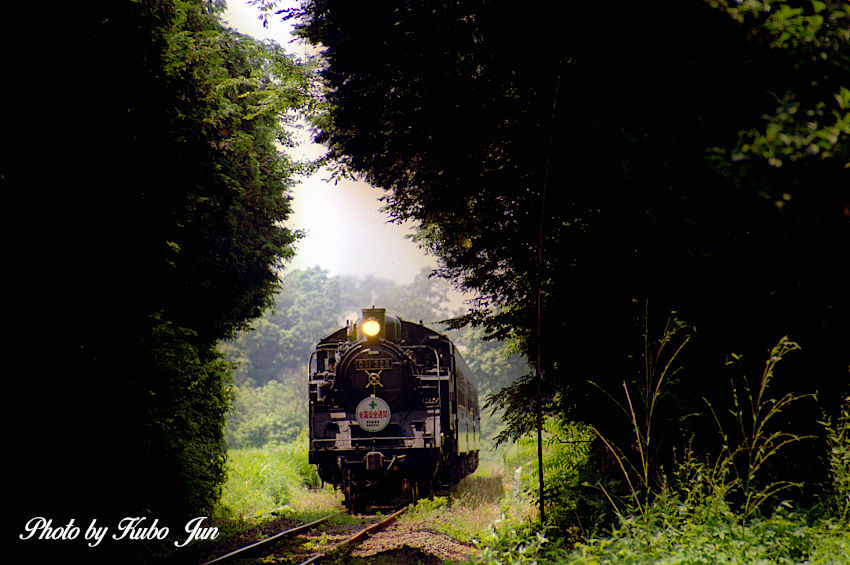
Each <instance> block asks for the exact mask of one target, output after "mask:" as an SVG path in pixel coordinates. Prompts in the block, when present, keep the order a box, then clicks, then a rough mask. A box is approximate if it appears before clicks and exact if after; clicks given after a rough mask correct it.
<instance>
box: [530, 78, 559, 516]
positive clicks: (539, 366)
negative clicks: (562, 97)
mask: <svg viewBox="0 0 850 565" xmlns="http://www.w3.org/2000/svg"><path fill="white" fill-rule="evenodd" d="M560 82H561V75H560V73H558V74H557V75H556V76H555V90H554V93H553V96H552V125H551V127H550V128H549V144H548V146H547V149H546V170H545V172H544V174H543V191H542V194H541V195H540V222H539V226H538V228H539V230H538V240H537V330H536V332H535V333H536V338H537V364H536V369H535V372H536V375H535V377H536V379H535V380H536V381H537V475H538V477H539V478H540V496H539V499H540V525H541V526H545V524H546V505H545V504H544V499H543V493H544V492H545V485H544V480H543V340H542V338H543V321H542V320H543V243H544V234H545V229H544V223H545V218H546V191H547V189H548V186H549V164H550V161H551V156H552V139H553V138H554V136H555V114H556V112H557V109H558V87H559V85H560Z"/></svg>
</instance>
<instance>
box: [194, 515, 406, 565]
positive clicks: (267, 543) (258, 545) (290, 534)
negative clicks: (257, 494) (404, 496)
mask: <svg viewBox="0 0 850 565" xmlns="http://www.w3.org/2000/svg"><path fill="white" fill-rule="evenodd" d="M405 510H407V507H404V508H401V509H400V510H397V511H395V512H393V513H392V514H390V515H389V516H387V517H385V518H383V519H381V520H380V521H378V522H375V523H372V524H369V525H368V526H366V527H365V528H363V529H361V530H359V531H358V532H356V533H354V534H352V535H350V536H348V537H346V538H345V539H343V540H342V541H340V542H337V543H335V544H334V545H332V546H331V547H329V548H327V549H323V550H321V551H318V552H316V553H313V554H312V555H310V557H308V558H307V559H306V560H304V561H301V562H300V564H299V565H307V564H309V563H317V562H319V561H321V560H322V559H324V558H325V557H327V556H329V555H331V554H333V553H337V552H339V551H340V550H342V549H343V548H346V547H350V546H354V545H356V544H357V543H359V542H361V541H363V540H365V539H366V538H367V537H368V536H369V535H371V534H372V533H374V532H377V531H378V530H381V529H383V528H384V527H386V526H387V525H389V524H390V523H392V522H393V521H394V520H395V519H396V518H398V517H399V516H401V515H402V514H403V513H404V511H405ZM342 513H344V512H335V513H333V514H329V515H328V516H325V517H324V518H320V519H318V520H315V521H313V522H310V523H307V524H301V525H299V526H295V527H294V528H289V529H286V530H283V531H281V532H278V533H276V534H274V535H272V536H270V537H268V538H265V539H262V540H260V541H256V542H253V543H250V544H248V545H245V546H243V547H240V548H238V549H235V550H233V551H230V552H228V553H225V554H224V555H221V556H219V557H216V558H215V559H211V560H209V561H206V562H204V563H202V564H201V565H214V564H216V565H218V564H223V563H226V562H229V561H233V560H235V559H237V558H242V559H246V558H250V557H249V555H251V554H254V553H259V552H261V551H263V550H264V549H265V550H268V549H269V548H271V547H272V546H273V545H274V544H275V543H279V542H281V541H283V540H285V539H290V538H294V537H295V536H297V535H298V534H301V533H303V532H306V531H308V530H310V529H312V528H315V527H316V526H319V525H320V524H323V523H325V522H327V521H328V520H330V519H331V518H333V517H334V516H337V515H339V514H342Z"/></svg>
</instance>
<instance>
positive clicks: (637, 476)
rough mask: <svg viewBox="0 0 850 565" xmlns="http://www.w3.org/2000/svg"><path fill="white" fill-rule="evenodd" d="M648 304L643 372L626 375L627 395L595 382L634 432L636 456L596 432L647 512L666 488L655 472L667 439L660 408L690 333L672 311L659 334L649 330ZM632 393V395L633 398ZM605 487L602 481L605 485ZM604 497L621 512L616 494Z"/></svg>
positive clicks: (638, 502)
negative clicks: (628, 379)
mask: <svg viewBox="0 0 850 565" xmlns="http://www.w3.org/2000/svg"><path fill="white" fill-rule="evenodd" d="M648 310H649V307H648V305H647V312H646V314H645V315H644V316H643V319H642V322H643V328H642V329H643V332H642V334H643V350H642V351H641V359H640V366H641V371H640V372H641V374H640V378H638V379H635V381H634V382H633V383H632V387H631V388H630V387H629V383H627V382H626V381H625V380H624V381H622V388H623V400H620V399H618V398H617V397H616V396H614V395H613V394H612V393H610V392H608V391H607V390H605V389H604V388H603V387H601V386H599V385H597V384H596V383H594V382H593V381H591V384H593V385H594V386H596V387H597V388H598V389H599V390H600V391H602V393H604V394H605V395H607V396H608V397H609V398H610V399H611V400H612V401H613V402H614V404H615V406H617V407H618V408H619V409H620V411H621V412H622V413H623V415H624V416H625V418H626V420H627V421H628V424H629V426H630V427H631V432H632V434H633V435H634V440H633V442H632V444H631V446H630V447H631V448H632V449H633V450H636V451H637V458H636V460H635V458H634V457H628V456H627V455H626V454H625V452H624V450H623V449H621V448H620V446H617V445H615V444H614V443H613V442H611V441H609V439H608V438H606V437H605V435H603V434H602V433H601V432H599V430H597V429H595V428H594V432H595V433H596V434H597V436H598V437H599V439H600V440H601V441H602V442H603V443H604V444H605V446H606V447H607V448H608V450H609V451H610V452H611V454H612V455H613V456H614V458H615V459H616V462H617V465H618V466H619V467H620V470H621V472H622V474H623V478H624V480H625V481H626V483H627V484H628V488H629V490H630V491H631V495H632V496H631V501H632V503H633V504H635V505H636V506H637V509H638V511H639V512H646V511H647V509H648V508H649V504H650V503H651V501H652V499H653V497H654V495H655V494H657V492H658V491H660V489H661V488H663V485H661V484H660V478H657V477H656V475H657V474H658V473H657V471H658V465H657V460H658V458H659V452H660V449H661V446H662V445H663V441H662V439H663V438H662V437H661V436H662V433H661V432H659V431H658V429H657V425H658V424H659V422H658V421H657V420H658V411H659V410H658V409H659V405H660V403H661V401H662V399H663V398H664V397H665V396H666V394H667V389H668V388H669V387H668V385H669V384H670V382H671V381H672V380H673V379H674V378H675V377H676V374H677V373H678V372H679V370H680V369H681V367H680V366H679V365H678V363H677V359H678V357H679V354H680V353H681V352H682V350H683V349H684V348H685V346H686V345H687V344H688V341H690V338H691V336H690V334H689V333H687V330H689V329H690V328H689V326H688V325H687V324H685V323H684V322H682V321H681V320H679V319H677V318H676V313H675V312H672V313H671V314H670V315H669V316H668V318H667V323H666V324H665V327H664V330H663V331H662V332H661V335H660V336H659V337H658V338H657V339H653V338H652V336H651V331H650V325H649V313H648ZM633 397H634V399H633ZM601 488H603V490H604V487H601ZM605 494H606V497H607V498H608V500H609V501H610V502H611V505H612V506H614V508H615V510H616V511H617V513H618V514H620V513H621V510H620V508H618V507H617V504H616V503H615V501H614V499H613V497H612V496H611V495H610V494H609V493H608V492H607V491H605Z"/></svg>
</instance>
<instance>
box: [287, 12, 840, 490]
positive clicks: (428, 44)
mask: <svg viewBox="0 0 850 565" xmlns="http://www.w3.org/2000/svg"><path fill="white" fill-rule="evenodd" d="M518 13H519V10H518V8H517V6H515V5H513V4H510V3H506V2H491V1H487V0H479V1H474V2H446V1H442V0H431V1H424V2H416V3H406V2H392V1H386V2H378V3H369V4H362V3H350V2H339V1H336V0H310V1H306V2H304V3H303V5H302V7H301V8H300V9H297V10H295V11H292V12H290V15H292V16H294V17H296V18H297V21H298V22H299V23H300V27H299V28H298V29H299V33H300V34H301V35H302V37H304V38H306V39H308V40H309V41H312V42H313V43H315V44H317V45H321V46H322V48H323V59H324V61H325V66H324V67H323V69H322V71H321V74H322V77H323V79H324V80H325V82H326V85H327V94H326V98H327V102H328V105H329V108H330V110H329V112H328V114H327V116H326V117H325V118H324V119H323V120H321V121H319V122H318V123H317V128H318V136H317V138H318V139H319V140H321V141H324V142H325V143H327V144H328V147H329V155H330V157H331V158H332V159H334V160H335V161H336V163H338V167H339V169H340V171H341V172H342V173H345V172H352V171H353V172H356V173H360V174H362V175H364V176H365V178H366V179H367V180H369V181H370V182H371V183H373V184H374V185H376V186H379V187H381V188H383V189H385V190H386V191H387V193H386V201H387V209H388V211H389V212H390V213H391V214H392V215H393V217H394V218H397V219H399V220H414V221H417V222H419V223H420V225H421V230H420V238H421V239H420V241H422V242H423V244H425V245H426V246H427V247H428V248H429V249H430V250H431V251H432V252H434V253H435V254H436V255H437V256H438V257H439V258H440V260H441V261H442V267H441V269H440V271H441V274H443V275H444V276H446V277H448V278H451V279H453V280H455V281H457V282H459V283H460V284H462V285H463V286H464V287H465V288H467V289H470V290H473V291H475V292H477V293H479V294H480V296H481V300H480V301H479V303H478V304H477V306H476V308H474V309H473V311H471V312H470V313H469V314H468V315H466V316H463V317H460V318H459V319H458V320H457V324H458V325H460V324H464V323H472V324H475V325H481V326H484V327H485V328H486V329H487V331H488V332H489V333H490V334H492V335H495V336H497V337H499V338H503V337H509V338H513V339H515V340H516V343H518V347H519V349H520V351H522V352H523V353H524V354H525V355H526V358H527V359H528V360H529V361H531V362H533V361H534V360H535V358H536V350H537V345H538V340H537V339H536V337H535V335H536V334H535V327H536V319H535V318H536V312H537V297H538V293H537V290H538V287H539V288H540V289H541V291H542V297H541V299H542V317H543V319H542V338H541V340H540V347H541V350H542V356H543V380H544V391H543V392H544V396H545V399H546V409H547V411H548V412H549V413H552V414H561V415H565V416H567V417H568V418H570V419H573V420H577V421H583V422H587V423H590V424H592V425H593V426H594V427H596V428H597V429H598V431H599V432H600V433H601V434H602V435H604V436H605V437H606V438H607V439H608V441H609V443H611V445H612V446H614V447H616V448H617V449H619V450H621V451H622V452H624V453H628V454H629V457H630V458H631V462H632V464H634V465H642V464H644V463H645V461H644V462H641V461H639V459H640V453H639V452H637V451H634V450H631V449H629V445H630V443H631V442H632V440H633V439H634V438H633V432H632V426H631V423H630V422H629V419H628V418H627V419H618V418H612V417H610V414H612V413H619V408H618V407H617V405H616V402H612V397H613V398H615V399H616V400H617V402H625V399H624V398H623V397H622V396H621V391H622V390H623V386H622V383H623V381H626V382H627V383H629V385H628V386H629V387H630V388H629V390H630V391H632V392H635V390H636V389H635V388H633V385H632V384H631V383H633V382H639V381H641V380H642V379H643V377H642V368H641V363H640V359H641V351H643V350H644V349H645V347H644V343H642V341H643V340H641V338H640V336H641V333H642V332H641V329H642V328H640V327H637V328H636V326H635V323H634V319H635V317H637V316H638V315H641V316H644V317H646V318H648V319H649V323H650V324H651V326H652V327H651V328H650V330H649V333H650V335H651V336H656V335H660V333H661V331H662V329H663V322H664V320H665V319H666V317H667V315H668V313H669V312H670V311H676V312H678V315H679V317H680V319H682V320H685V321H686V322H687V323H688V324H689V325H690V326H691V327H692V328H694V331H692V332H691V334H692V339H690V342H689V344H688V347H687V348H686V349H685V350H684V351H683V353H682V355H681V356H680V358H679V361H680V362H682V363H683V366H684V367H685V368H686V369H685V370H684V371H682V372H680V373H679V374H678V375H677V383H676V386H675V387H674V388H672V389H671V390H670V394H671V395H673V396H675V398H676V401H675V402H670V403H666V405H665V408H664V409H665V410H666V411H667V413H666V414H661V413H658V414H656V415H655V417H657V418H658V419H659V420H658V421H659V422H662V421H663V422H666V423H667V424H669V425H666V426H665V430H666V431H667V432H669V433H668V434H667V437H666V438H665V442H664V444H663V445H661V444H655V445H651V446H650V447H651V449H652V452H653V453H655V454H656V455H655V456H654V457H655V459H656V461H657V462H659V463H660V462H662V461H664V460H665V459H666V460H667V462H668V468H669V460H670V457H671V454H672V447H673V446H674V445H676V444H677V443H678V444H679V445H681V444H682V443H683V442H685V441H687V438H688V437H689V436H690V435H691V434H692V433H697V439H698V441H700V442H703V445H702V446H701V449H707V450H717V449H719V448H720V442H719V440H718V436H717V434H715V433H713V431H714V430H713V428H714V423H713V422H712V421H711V420H710V419H705V418H703V419H692V418H684V417H685V416H686V415H688V414H690V413H693V412H705V410H706V405H705V402H704V401H703V398H705V399H707V400H708V401H709V402H710V403H711V404H712V405H713V406H715V407H716V408H717V411H718V412H719V413H723V414H724V415H725V414H726V411H725V409H724V408H725V406H726V405H727V403H728V402H729V400H730V399H729V396H728V395H727V394H726V391H725V387H724V386H723V385H724V384H725V383H726V381H727V379H728V375H729V368H727V367H726V365H725V359H726V357H727V356H728V355H729V354H731V353H736V354H738V356H739V358H740V359H741V360H742V361H741V363H742V365H743V370H744V372H745V373H746V374H756V373H757V372H758V371H759V364H760V363H761V361H760V359H762V356H763V353H764V352H765V351H768V350H769V348H770V347H772V346H773V344H775V343H776V341H777V340H778V339H779V338H780V337H782V336H783V335H787V336H789V337H790V338H791V339H792V340H794V341H795V342H797V343H799V344H800V346H801V350H800V351H799V352H797V353H796V354H795V355H794V356H792V357H791V359H790V360H789V361H788V362H787V363H785V364H784V365H783V367H782V369H781V370H780V371H779V372H778V374H777V376H776V378H775V379H774V382H773V386H774V387H775V388H776V389H777V391H779V392H781V394H779V397H780V398H781V397H782V395H783V394H785V393H786V392H790V391H796V392H797V393H798V394H807V393H815V392H818V393H819V396H818V402H819V403H820V404H821V406H822V407H823V409H825V410H826V411H827V412H828V413H829V414H835V412H836V410H837V401H838V399H840V398H841V397H842V396H843V394H844V393H845V392H846V388H847V366H848V361H850V357H848V350H847V347H846V343H847V342H848V340H850V324H848V293H847V292H846V288H845V286H846V285H845V284H844V283H843V279H844V278H845V276H844V275H843V273H842V270H843V267H842V261H841V260H840V259H839V255H840V254H836V253H835V252H833V251H831V250H837V249H840V248H843V247H844V246H846V243H847V242H848V241H850V238H848V229H850V207H848V206H850V201H848V192H847V189H846V187H847V185H848V182H847V179H848V169H847V160H848V157H847V156H848V146H850V124H848V106H847V100H846V98H847V92H848V87H850V64H848V49H850V37H848V31H847V30H848V28H850V25H848V23H850V13H848V9H847V4H846V2H840V1H837V0H831V1H828V2H808V1H786V2H771V3H769V4H768V3H766V2H758V1H748V2H742V3H740V4H739V3H732V2H729V3H723V2H714V3H711V2H705V1H702V0H686V1H682V0H669V1H662V2H655V3H653V4H652V5H651V6H648V5H646V4H642V3H635V2H628V1H616V0H615V1H610V2H588V3H581V4H578V5H574V6H571V7H570V11H569V12H568V13H567V14H565V15H564V14H561V13H560V11H559V7H558V6H555V5H553V6H551V7H542V8H541V9H540V10H538V11H536V12H535V14H534V17H533V23H532V24H529V25H524V26H517V25H516V21H517V16H518ZM538 252H540V254H541V255H542V257H541V259H539V260H538ZM647 301H648V304H649V309H648V312H647V311H645V306H644V305H645V304H647ZM659 324H662V326H661V328H656V327H655V326H657V325H659ZM653 339H654V338H653ZM689 361H690V362H689ZM535 388H536V387H535V383H534V379H532V378H526V379H521V380H519V381H518V382H517V383H515V384H514V385H512V386H511V387H510V388H509V389H507V390H505V391H504V393H503V394H501V395H500V396H499V397H498V399H497V404H498V405H499V406H501V407H503V408H505V413H506V414H507V415H509V416H510V418H511V419H510V420H509V428H508V434H507V435H508V437H514V438H515V437H519V436H520V435H522V434H523V433H525V432H527V431H529V430H530V429H532V428H533V426H534V422H535V418H534V411H533V410H529V409H528V399H529V398H532V397H534V396H535ZM721 406H723V407H724V408H721ZM819 410H820V408H819V407H818V405H817V404H816V403H815V402H814V401H811V402H798V403H795V405H794V407H793V410H792V411H791V412H792V415H790V416H789V418H790V419H791V422H792V423H793V426H792V428H793V429H792V430H789V431H790V432H791V433H795V434H797V435H801V436H802V435H808V434H815V433H817V432H818V429H817V424H816V421H817V418H818V414H819ZM724 417H725V416H724ZM671 427H672V429H671ZM656 438H657V439H658V440H660V439H661V438H658V437H657V436H656ZM792 448H793V449H789V450H788V455H787V459H786V460H784V461H782V465H783V466H787V467H789V468H791V469H792V470H793V471H794V475H795V476H796V477H797V479H799V480H802V481H806V483H807V485H809V486H810V487H811V489H812V491H817V490H818V488H819V487H818V486H817V485H822V484H825V483H824V480H825V479H826V476H825V466H824V465H823V459H824V453H825V444H824V442H823V441H811V442H798V443H796V444H795V445H794V446H792ZM811 494H813V492H808V493H807V495H811Z"/></svg>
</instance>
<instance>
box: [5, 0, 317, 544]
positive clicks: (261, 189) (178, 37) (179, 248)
mask: <svg viewBox="0 0 850 565" xmlns="http://www.w3.org/2000/svg"><path fill="white" fill-rule="evenodd" d="M221 7H222V6H221V5H220V3H215V2H213V3H210V2H203V1H201V0H161V1H158V0H149V1H120V2H117V1H94V2H82V3H80V2H61V1H48V2H40V3H38V4H37V5H33V6H28V7H27V10H29V13H28V14H27V17H26V19H21V20H20V22H24V21H27V22H30V23H32V24H33V25H34V26H37V27H38V34H39V35H38V39H33V40H32V41H31V42H32V43H33V45H32V46H31V47H27V48H26V49H18V48H13V47H12V46H11V45H6V44H4V53H5V54H6V59H14V60H12V61H11V64H12V66H11V67H9V68H5V69H4V74H5V76H6V79H7V82H8V81H14V82H15V83H16V86H15V87H14V89H7V90H9V91H11V92H9V94H12V95H13V98H12V100H10V101H9V104H7V105H5V106H4V108H5V112H6V113H7V114H10V113H11V114H17V115H18V117H20V118H21V119H20V120H17V121H15V123H14V124H12V123H11V121H10V122H9V126H10V127H8V128H7V127H4V136H5V137H6V138H7V139H8V140H10V141H13V142H14V147H13V148H11V151H9V152H6V151H5V150H4V155H3V161H2V168H0V184H1V185H2V188H3V192H4V194H5V195H6V197H7V200H6V206H7V208H6V209H7V210H9V211H10V213H11V214H12V215H14V216H15V217H16V218H17V219H18V220H19V221H18V222H17V223H16V224H15V227H14V230H15V231H14V233H13V234H10V235H9V236H7V241H12V240H14V241H16V242H17V244H16V245H15V249H14V250H13V253H12V257H11V261H9V262H8V263H7V266H8V269H7V274H8V278H9V279H10V280H11V282H12V290H11V293H10V295H9V296H10V297H12V300H11V302H12V310H11V311H10V312H9V319H10V320H14V322H13V324H12V325H14V326H15V329H14V333H15V337H14V340H13V341H12V342H11V343H9V344H8V345H9V348H8V349H9V351H13V352H14V353H13V354H12V355H14V356H15V357H16V358H17V359H18V360H19V361H20V362H21V363H19V364H18V366H20V367H23V370H24V371H25V372H24V373H22V374H19V375H17V376H16V377H14V378H13V379H12V380H13V381H14V385H15V386H14V388H13V389H12V392H13V394H11V395H9V399H10V401H11V402H12V403H13V404H14V405H15V407H14V411H13V414H14V416H13V417H12V418H11V421H13V422H15V424H16V426H17V428H16V429H17V431H16V432H15V433H14V434H13V435H14V442H13V445H12V447H13V450H14V451H15V452H16V453H17V454H18V457H19V458H20V459H19V460H20V461H25V462H26V463H25V464H24V465H21V466H19V468H18V469H17V471H18V473H19V476H18V478H17V481H16V488H20V489H22V490H23V491H25V492H27V496H26V497H24V499H25V503H26V507H23V508H20V509H16V512H15V513H14V517H15V521H16V524H18V521H19V520H20V523H21V524H22V523H23V522H24V521H25V520H26V519H29V518H30V517H32V516H37V515H43V516H47V517H50V518H52V519H53V520H54V523H57V522H59V521H61V520H63V519H65V520H67V519H68V518H74V519H76V520H77V523H80V522H85V520H86V518H91V517H96V518H97V519H98V520H100V521H109V522H110V523H111V520H112V519H113V518H115V517H118V518H123V517H125V516H136V515H144V516H154V517H157V518H159V519H160V520H161V521H172V522H171V523H172V527H173V526H174V522H173V521H177V520H180V519H182V518H185V517H187V516H195V515H197V514H198V513H201V512H204V511H206V510H208V509H210V508H211V507H212V505H213V504H214V503H215V501H216V500H217V498H218V496H219V493H220V487H221V484H222V483H223V481H224V478H225V468H224V463H225V450H224V441H223V433H224V432H223V427H224V416H225V413H226V412H227V410H228V407H229V402H230V392H229V380H230V371H231V366H230V364H229V363H228V362H226V361H224V359H223V358H222V356H221V355H220V354H219V353H218V352H217V350H216V348H215V346H216V343H217V341H219V340H221V339H224V338H228V337H231V336H232V335H233V334H234V332H235V331H236V330H238V329H240V328H242V327H244V326H246V324H247V322H248V321H249V320H250V319H252V318H255V317H257V316H259V315H260V313H261V312H262V311H263V310H264V308H266V306H267V305H268V304H269V301H270V298H271V296H272V294H273V292H274V290H275V289H276V286H277V276H278V275H277V273H278V268H279V267H280V266H281V265H282V263H283V262H284V261H285V260H286V259H287V258H288V257H290V256H291V254H292V243H293V242H294V240H295V238H296V235H297V234H294V233H292V232H291V231H289V230H288V229H286V228H284V227H283V224H282V222H283V220H285V219H286V217H287V216H288V214H289V197H288V195H287V187H288V185H289V183H290V182H291V180H290V177H291V176H292V174H293V172H294V171H296V170H297V168H298V165H297V164H295V163H293V162H291V161H290V160H289V159H287V158H285V157H284V156H283V155H282V154H281V153H279V151H278V147H279V143H280V142H283V143H288V140H287V138H286V135H285V133H284V131H283V129H282V128H283V125H284V124H283V122H282V121H281V116H282V115H283V114H284V113H286V112H291V111H294V110H296V109H298V108H303V107H305V106H306V104H307V101H308V92H307V90H308V81H307V79H306V76H305V73H304V72H303V71H302V70H300V68H299V67H297V66H296V65H295V63H294V62H293V61H291V60H290V59H288V58H287V57H285V56H284V55H283V53H282V51H281V50H280V48H279V47H276V46H273V45H262V44H258V43H256V42H254V41H253V40H249V39H247V38H245V37H242V36H239V35H237V34H236V33H234V32H232V31H229V30H227V29H225V28H223V27H222V25H221V24H220V23H219V21H218V19H217V13H218V12H219V11H220V9H221ZM5 9H6V8H5V7H4V10H5ZM10 17H11V16H10ZM4 21H7V19H6V17H5V16H4ZM8 21H16V20H14V19H9V20H8ZM6 39H9V37H5V38H4V41H5V40H6ZM62 523H63V524H64V523H65V522H62ZM18 525H19V524H18ZM18 525H16V528H17V527H18ZM86 525H87V522H86ZM70 546H71V544H66V546H65V547H63V548H62V549H63V551H67V550H69V549H70ZM54 547H55V546H54ZM123 549H125V550H132V549H133V548H132V546H130V547H127V546H126V544H125V546H124V547H123Z"/></svg>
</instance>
